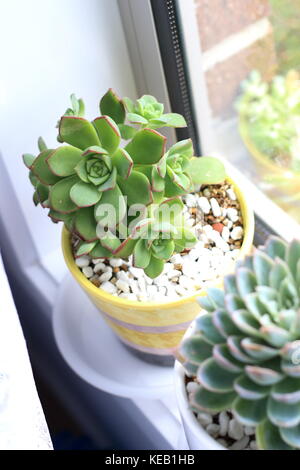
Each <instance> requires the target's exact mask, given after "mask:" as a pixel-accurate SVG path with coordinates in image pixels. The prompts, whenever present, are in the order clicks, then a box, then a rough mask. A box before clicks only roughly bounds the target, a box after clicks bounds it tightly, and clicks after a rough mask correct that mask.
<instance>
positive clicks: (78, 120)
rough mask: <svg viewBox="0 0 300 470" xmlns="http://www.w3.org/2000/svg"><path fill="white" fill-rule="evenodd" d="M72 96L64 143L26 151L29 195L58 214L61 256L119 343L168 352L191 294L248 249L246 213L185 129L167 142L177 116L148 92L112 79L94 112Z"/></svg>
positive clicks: (149, 353)
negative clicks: (121, 91) (138, 94)
mask: <svg viewBox="0 0 300 470" xmlns="http://www.w3.org/2000/svg"><path fill="white" fill-rule="evenodd" d="M71 101H72V108H69V109H67V111H66V112H65V113H64V115H63V116H62V117H61V119H60V120H59V122H58V129H59V134H58V141H59V142H60V143H61V144H62V145H61V146H59V147H58V148H56V149H48V148H47V147H46V145H45V143H44V141H43V140H42V139H39V142H38V144H39V150H40V153H39V155H38V156H37V157H34V156H33V155H29V154H25V155H24V156H23V159H24V162H25V164H26V166H27V167H28V169H29V171H30V172H29V177H30V180H31V182H32V184H33V186H34V196H33V199H34V202H35V204H41V205H42V206H43V207H45V208H47V209H49V212H48V215H49V217H50V218H51V220H52V221H53V222H58V221H62V222H63V223H64V229H63V236H62V248H63V253H64V257H65V260H66V263H67V265H68V267H69V269H70V271H71V273H72V275H73V276H74V277H75V279H76V280H77V281H78V283H79V284H80V285H81V287H82V288H83V289H84V290H85V291H86V292H87V294H88V295H89V297H90V298H91V300H92V301H93V302H94V304H95V305H96V306H97V307H98V308H99V309H100V310H101V311H102V313H103V315H104V317H105V319H106V320H107V322H108V323H109V324H110V325H111V327H112V328H113V329H114V331H115V332H116V333H117V335H118V336H119V337H120V338H121V339H122V341H123V343H125V344H126V345H128V346H130V347H133V348H134V349H135V351H138V352H140V353H145V354H146V357H147V358H151V359H153V358H156V359H157V358H158V357H164V356H167V357H168V358H169V357H170V355H171V353H172V351H173V349H174V347H176V345H177V344H178V343H179V341H180V339H181V337H182V336H183V334H184V332H185V330H186V328H187V327H188V325H189V323H190V322H191V321H192V320H193V318H194V317H195V316H196V314H197V313H198V312H199V305H198V304H197V302H196V301H195V295H196V294H198V295H199V291H200V290H202V291H203V292H205V288H206V285H208V284H210V285H211V284H214V283H215V282H220V278H221V276H222V273H223V271H224V270H226V268H227V266H228V265H230V264H232V263H233V262H234V260H235V259H236V258H237V257H239V256H242V255H243V254H246V253H247V252H248V251H249V250H250V248H251V244H252V239H253V213H252V211H251V209H250V208H249V206H248V204H247V203H246V201H245V198H244V195H243V193H242V191H241V190H240V189H239V187H238V186H237V184H236V183H235V182H233V181H232V180H231V179H230V177H229V176H227V175H226V173H225V169H224V166H223V164H222V163H221V162H220V161H219V160H217V159H214V158H209V157H202V158H196V157H194V152H193V144H192V142H191V140H190V139H187V140H183V141H180V142H177V143H176V144H175V145H173V146H171V147H170V148H169V149H168V150H167V149H166V138H165V137H164V136H163V135H162V134H160V133H159V132H158V131H157V129H158V128H160V127H164V126H169V127H170V126H171V127H180V126H185V125H186V124H185V120H184V118H183V117H182V116H180V115H179V114H176V113H167V114H165V113H164V107H163V105H162V104H161V103H158V102H157V100H156V99H155V98H154V97H152V96H149V95H144V96H143V97H142V98H140V99H139V100H137V102H136V103H134V102H132V101H131V100H130V99H128V98H124V99H123V100H121V99H119V98H118V97H117V95H116V94H115V93H114V92H113V91H112V90H111V89H110V90H108V92H107V93H106V94H105V95H104V96H103V97H102V98H101V101H100V113H101V115H100V116H99V117H97V118H96V119H94V120H93V121H92V122H90V121H88V120H87V119H85V118H84V117H83V115H84V103H83V101H82V100H81V99H79V100H78V99H76V97H75V96H74V95H72V96H71ZM200 295H201V294H200Z"/></svg>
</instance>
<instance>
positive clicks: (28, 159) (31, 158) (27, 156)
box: [22, 153, 35, 170]
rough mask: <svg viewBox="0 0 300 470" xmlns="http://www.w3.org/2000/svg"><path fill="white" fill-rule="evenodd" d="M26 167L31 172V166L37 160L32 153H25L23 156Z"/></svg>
mask: <svg viewBox="0 0 300 470" xmlns="http://www.w3.org/2000/svg"><path fill="white" fill-rule="evenodd" d="M22 158H23V162H24V165H25V166H27V168H28V169H29V170H31V166H32V164H33V162H34V160H35V156H34V155H31V153H24V154H23V155H22Z"/></svg>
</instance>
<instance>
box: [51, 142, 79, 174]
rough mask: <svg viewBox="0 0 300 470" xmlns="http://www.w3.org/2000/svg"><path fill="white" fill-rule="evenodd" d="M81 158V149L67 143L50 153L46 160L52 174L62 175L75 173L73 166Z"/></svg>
mask: <svg viewBox="0 0 300 470" xmlns="http://www.w3.org/2000/svg"><path fill="white" fill-rule="evenodd" d="M81 159H82V151H81V150H80V149H78V148H76V147H72V146H69V145H68V146H63V147H59V148H58V149H56V150H54V152H52V153H50V155H49V156H48V157H47V159H46V162H47V164H48V166H49V168H50V170H51V171H52V173H53V174H54V175H57V176H61V177H64V176H71V175H74V174H75V167H76V165H77V164H78V163H79V162H80V160H81Z"/></svg>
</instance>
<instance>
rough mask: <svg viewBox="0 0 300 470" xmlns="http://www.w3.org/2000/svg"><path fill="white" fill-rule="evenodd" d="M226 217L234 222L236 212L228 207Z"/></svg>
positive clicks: (236, 216)
mask: <svg viewBox="0 0 300 470" xmlns="http://www.w3.org/2000/svg"><path fill="white" fill-rule="evenodd" d="M227 217H228V218H229V219H230V220H231V222H236V221H237V220H238V218H239V217H238V211H237V210H236V209H235V208H234V207H229V208H228V209H227Z"/></svg>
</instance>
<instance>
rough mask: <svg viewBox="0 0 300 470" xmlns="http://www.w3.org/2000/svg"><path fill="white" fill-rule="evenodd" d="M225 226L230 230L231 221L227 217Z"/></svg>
mask: <svg viewBox="0 0 300 470" xmlns="http://www.w3.org/2000/svg"><path fill="white" fill-rule="evenodd" d="M227 227H228V228H229V230H231V229H232V227H233V222H231V220H229V219H227Z"/></svg>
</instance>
